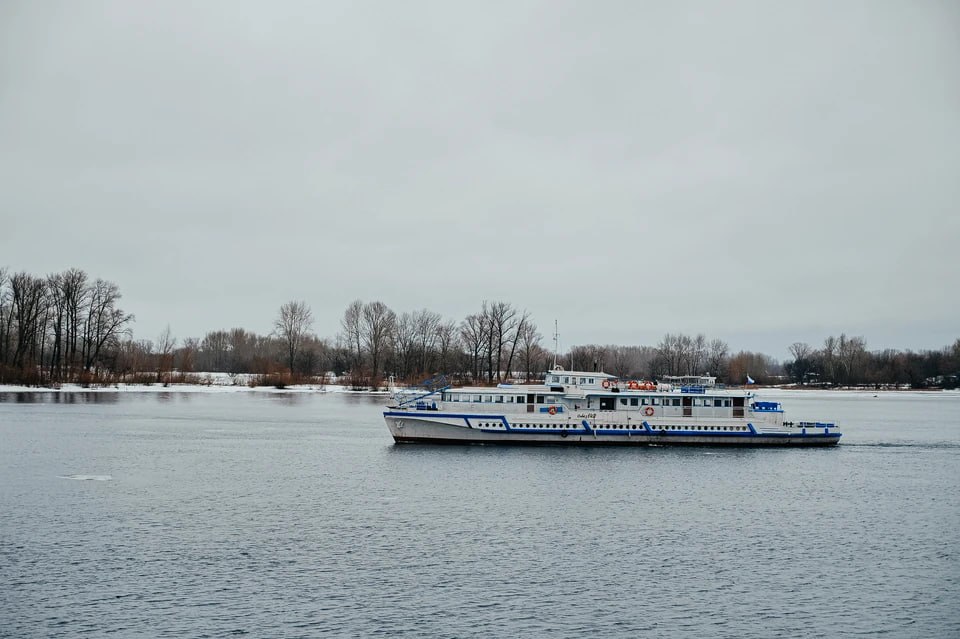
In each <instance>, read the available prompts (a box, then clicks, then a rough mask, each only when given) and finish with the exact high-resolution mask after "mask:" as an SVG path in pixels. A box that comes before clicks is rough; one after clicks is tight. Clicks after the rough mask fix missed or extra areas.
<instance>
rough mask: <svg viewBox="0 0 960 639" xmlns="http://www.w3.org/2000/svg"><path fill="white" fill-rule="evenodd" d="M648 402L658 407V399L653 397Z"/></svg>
mask: <svg viewBox="0 0 960 639" xmlns="http://www.w3.org/2000/svg"><path fill="white" fill-rule="evenodd" d="M650 401H651V402H653V405H654V406H659V405H660V398H659V397H654V398H653V399H651V400H650Z"/></svg>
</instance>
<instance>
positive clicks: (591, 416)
mask: <svg viewBox="0 0 960 639" xmlns="http://www.w3.org/2000/svg"><path fill="white" fill-rule="evenodd" d="M577 417H582V418H584V419H596V418H597V414H596V413H577Z"/></svg>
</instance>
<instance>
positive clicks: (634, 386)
mask: <svg viewBox="0 0 960 639" xmlns="http://www.w3.org/2000/svg"><path fill="white" fill-rule="evenodd" d="M627 388H629V389H630V390H639V389H640V384H638V383H637V382H634V381H631V382H630V383H629V384H627Z"/></svg>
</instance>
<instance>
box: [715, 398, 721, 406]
mask: <svg viewBox="0 0 960 639" xmlns="http://www.w3.org/2000/svg"><path fill="white" fill-rule="evenodd" d="M713 405H714V406H723V400H722V399H715V400H713Z"/></svg>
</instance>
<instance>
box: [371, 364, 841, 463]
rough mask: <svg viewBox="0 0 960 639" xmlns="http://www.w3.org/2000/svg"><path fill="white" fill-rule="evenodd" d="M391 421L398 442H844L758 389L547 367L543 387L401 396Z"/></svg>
mask: <svg viewBox="0 0 960 639" xmlns="http://www.w3.org/2000/svg"><path fill="white" fill-rule="evenodd" d="M383 417H384V419H385V420H386V422H387V427H388V428H389V429H390V434H391V435H393V439H394V441H396V442H397V443H437V444H563V445H598V444H611V445H640V446H644V445H675V444H690V445H697V446H713V445H727V446H729V445H733V446H834V445H836V444H837V443H838V442H839V441H840V437H841V434H840V432H838V431H837V429H836V425H835V424H832V423H826V422H796V423H794V422H789V421H785V420H784V412H783V408H782V407H781V405H780V404H779V403H778V402H765V401H758V400H757V398H756V394H755V393H754V392H752V391H750V390H726V389H719V388H715V387H712V386H706V385H691V386H679V387H676V386H673V385H671V384H654V383H652V382H644V381H636V380H620V379H618V378H617V377H615V376H613V375H608V374H605V373H589V372H582V371H565V370H563V369H562V368H560V367H555V368H554V369H552V370H550V371H547V373H546V375H545V378H544V383H543V384H500V385H498V386H496V387H479V386H478V387H463V388H452V387H450V386H446V385H443V384H436V383H428V384H427V386H426V387H424V388H422V389H421V390H420V391H410V390H408V391H406V392H403V393H395V394H394V401H393V403H392V404H391V405H390V406H388V407H387V409H386V410H385V411H384V413H383Z"/></svg>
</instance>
